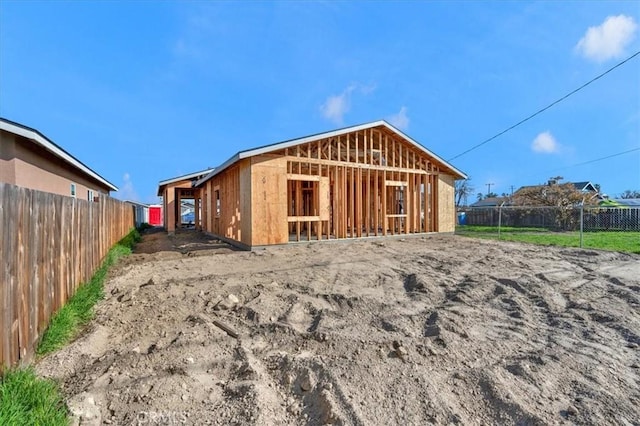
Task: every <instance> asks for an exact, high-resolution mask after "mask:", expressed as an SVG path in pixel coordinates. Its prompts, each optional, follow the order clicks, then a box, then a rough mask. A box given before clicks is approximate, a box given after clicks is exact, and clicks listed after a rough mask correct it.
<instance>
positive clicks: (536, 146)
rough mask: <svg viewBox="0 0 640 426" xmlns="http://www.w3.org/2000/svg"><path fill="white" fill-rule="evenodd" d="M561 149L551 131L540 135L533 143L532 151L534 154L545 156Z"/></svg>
mask: <svg viewBox="0 0 640 426" xmlns="http://www.w3.org/2000/svg"><path fill="white" fill-rule="evenodd" d="M559 148H560V145H558V142H556V139H555V138H554V137H553V135H552V134H551V132H549V131H547V132H542V133H540V134H539V135H538V136H536V138H535V139H534V140H533V142H532V143H531V149H532V150H533V151H534V152H540V153H544V154H550V153H554V152H557V151H558V149H559Z"/></svg>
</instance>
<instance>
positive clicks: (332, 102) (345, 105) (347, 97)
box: [320, 84, 376, 125]
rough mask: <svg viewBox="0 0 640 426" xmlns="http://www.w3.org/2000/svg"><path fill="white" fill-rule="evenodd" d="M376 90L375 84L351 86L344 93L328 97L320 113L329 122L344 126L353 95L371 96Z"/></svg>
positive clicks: (321, 106)
mask: <svg viewBox="0 0 640 426" xmlns="http://www.w3.org/2000/svg"><path fill="white" fill-rule="evenodd" d="M375 90H376V85H375V84H369V85H362V84H351V85H349V87H347V88H346V89H344V90H343V91H342V93H340V94H338V95H330V96H328V97H327V99H326V100H325V101H324V103H323V104H322V105H320V112H321V113H322V115H323V117H324V118H326V119H327V120H329V121H331V122H333V123H335V124H338V125H342V124H343V123H344V116H345V114H346V113H348V112H349V111H350V110H351V98H352V95H353V93H354V92H355V93H359V94H362V95H369V94H371V93H373V92H374V91H375Z"/></svg>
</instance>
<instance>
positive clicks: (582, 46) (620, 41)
mask: <svg viewBox="0 0 640 426" xmlns="http://www.w3.org/2000/svg"><path fill="white" fill-rule="evenodd" d="M637 29H638V25H637V24H636V22H635V21H634V19H633V18H632V17H631V16H625V15H618V16H609V17H607V19H605V20H604V22H603V23H602V24H600V25H598V26H597V27H589V29H588V30H587V32H586V33H585V35H584V36H583V37H582V38H581V39H580V41H578V44H576V51H578V52H579V53H580V54H582V56H584V57H585V58H587V59H591V60H594V61H596V62H604V61H606V60H608V59H612V58H619V57H621V56H623V54H624V51H625V48H626V47H627V45H628V44H629V43H630V42H631V41H632V40H633V39H634V37H635V33H636V30H637Z"/></svg>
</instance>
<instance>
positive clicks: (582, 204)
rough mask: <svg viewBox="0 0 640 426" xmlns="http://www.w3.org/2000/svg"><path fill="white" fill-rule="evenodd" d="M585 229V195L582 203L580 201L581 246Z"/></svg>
mask: <svg viewBox="0 0 640 426" xmlns="http://www.w3.org/2000/svg"><path fill="white" fill-rule="evenodd" d="M583 231H584V197H582V203H580V248H582V246H583V237H582V233H583Z"/></svg>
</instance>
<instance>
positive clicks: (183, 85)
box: [0, 0, 640, 202]
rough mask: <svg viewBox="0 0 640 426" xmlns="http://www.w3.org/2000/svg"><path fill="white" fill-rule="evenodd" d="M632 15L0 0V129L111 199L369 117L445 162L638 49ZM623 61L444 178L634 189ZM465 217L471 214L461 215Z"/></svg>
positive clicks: (500, 5) (633, 84)
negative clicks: (20, 127) (11, 130)
mask: <svg viewBox="0 0 640 426" xmlns="http://www.w3.org/2000/svg"><path fill="white" fill-rule="evenodd" d="M639 27H640V2H637V1H627V2H616V1H585V2H579V1H558V2H524V1H523V2H515V1H514V2H502V1H500V2H498V1H496V2H484V1H477V2H471V1H457V2H453V1H451V2H449V1H447V2H445V1H442V2H411V1H404V2H378V1H376V2H373V1H371V2H364V1H359V2H355V1H354V2H342V1H322V2H304V1H299V2H294V1H286V2H205V1H64V2H61V1H42V2H40V1H12V0H2V1H1V2H0V116H2V117H4V118H7V119H10V120H13V121H17V122H19V123H21V124H24V125H26V126H29V127H33V128H35V129H37V130H39V131H41V132H42V133H43V134H45V135H46V136H47V137H49V138H50V139H52V140H53V141H54V142H56V143H57V144H59V145H61V146H62V147H64V148H65V149H66V150H67V151H69V152H70V153H72V154H73V155H74V156H76V157H77V158H79V159H80V160H81V161H83V162H84V163H86V164H87V165H89V166H90V167H91V168H93V169H94V170H95V171H97V172H98V173H99V174H101V175H102V176H103V177H105V178H106V179H108V180H109V181H111V182H112V183H114V184H115V185H116V186H118V187H119V188H120V191H119V193H115V194H114V196H116V197H118V198H125V199H136V200H139V201H144V202H155V201H157V197H156V195H155V194H156V190H157V183H158V181H159V180H162V179H166V178H170V177H173V176H178V175H181V174H185V173H190V172H193V171H197V170H201V169H205V168H207V167H215V166H217V165H219V164H221V163H223V162H224V161H225V160H227V159H228V158H229V157H230V156H232V155H233V154H234V153H235V152H237V151H239V150H243V149H247V148H252V147H256V146H260V145H264V144H270V143H274V142H279V141H282V140H287V139H291V138H296V137H301V136H305V135H309V134H313V133H318V132H322V131H328V130H332V129H335V128H339V127H344V126H349V125H355V124H361V123H364V122H369V121H374V120H378V119H386V120H388V121H389V122H391V123H392V124H394V125H396V126H397V127H398V128H400V129H401V130H403V131H405V132H406V133H407V134H408V135H410V136H411V137H413V138H414V139H416V140H417V141H419V142H420V143H422V144H423V145H425V146H426V147H427V148H428V149H430V150H432V151H433V152H435V153H436V154H438V155H439V156H441V157H442V158H445V159H451V158H453V157H455V156H457V155H458V154H460V153H461V152H463V151H465V150H467V149H468V148H470V147H472V146H474V145H476V144H478V143H480V142H482V141H484V140H485V139H487V138H489V137H491V136H493V135H495V134H496V133H498V132H500V131H502V130H504V129H505V128H507V127H509V126H511V125H513V124H515V123H516V122H518V121H520V120H521V119H523V118H525V117H527V116H528V115H530V114H532V113H534V112H535V111H537V110H539V109H540V108H542V107H544V106H546V105H548V104H550V103H551V102H553V101H555V100H556V99H558V98H560V97H561V96H563V95H565V94H567V93H568V92H570V91H572V90H574V89H576V88H577V87H579V86H580V85H582V84H584V83H585V82H587V81H589V80H590V79H592V78H593V77H595V76H597V75H599V74H601V73H603V72H604V71H606V70H607V69H609V68H611V67H612V66H614V65H615V64H617V63H619V62H620V61H622V60H624V59H625V58H627V57H629V56H631V55H632V54H634V53H636V52H638V51H640V28H639ZM637 148H640V56H636V57H635V58H634V59H632V60H630V61H629V62H627V63H626V64H624V65H623V66H621V67H619V68H617V69H615V70H614V71H612V72H611V73H609V74H608V75H606V76H605V77H603V78H601V79H600V80H598V81H596V82H595V83H593V84H591V85H590V86H588V87H586V88H585V89H584V90H581V91H580V92H578V93H576V94H575V95H573V96H571V97H570V98H568V99H566V100H565V101H563V102H561V103H560V104H558V105H556V106H554V107H553V108H551V109H549V110H547V111H546V112H544V113H542V114H540V115H539V116H537V117H535V118H533V119H532V120H530V121H528V122H526V123H524V124H523V125H521V126H519V127H517V128H516V129H514V130H512V131H510V132H508V133H506V134H504V135H502V136H500V137H499V138H496V139H495V140H493V141H492V142H490V143H487V144H485V145H483V146H482V147H480V148H478V149H476V150H474V151H472V152H469V153H467V154H465V155H463V156H461V157H458V158H456V159H455V160H453V161H452V164H453V165H454V166H456V167H458V168H459V169H461V170H463V171H465V172H466V173H467V174H468V175H469V176H470V177H471V178H472V180H471V182H472V184H473V186H474V187H475V189H476V191H475V192H484V193H486V192H487V185H486V184H487V183H492V184H493V185H492V186H491V190H492V191H493V192H496V193H499V194H500V193H503V192H505V193H508V192H510V191H511V186H513V187H514V188H516V189H517V188H518V187H520V186H522V185H529V184H537V183H543V182H545V181H546V180H547V179H548V178H549V177H551V176H557V175H560V176H563V177H564V178H565V179H566V180H569V181H583V180H589V181H592V182H593V183H596V184H600V185H601V187H602V190H603V191H604V192H605V193H607V194H609V195H611V196H615V195H617V194H619V193H621V192H623V191H624V190H626V189H632V190H640V150H636V151H634V152H631V153H628V154H625V155H620V156H617V157H614V158H610V159H608V160H604V161H599V162H593V163H589V164H586V165H580V166H575V165H576V164H580V163H584V162H588V161H591V160H595V159H599V158H602V157H606V156H609V155H612V154H616V153H620V152H623V151H628V150H633V149H637ZM472 201H473V200H472Z"/></svg>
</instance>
